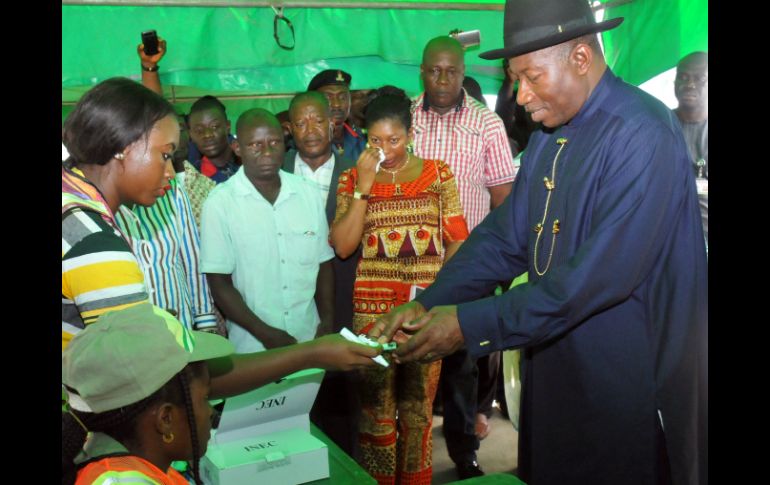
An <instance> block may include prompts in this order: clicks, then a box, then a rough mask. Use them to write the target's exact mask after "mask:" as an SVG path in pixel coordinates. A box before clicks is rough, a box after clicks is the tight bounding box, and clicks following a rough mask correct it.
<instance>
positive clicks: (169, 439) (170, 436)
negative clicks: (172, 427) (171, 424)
mask: <svg viewBox="0 0 770 485" xmlns="http://www.w3.org/2000/svg"><path fill="white" fill-rule="evenodd" d="M173 441H174V433H172V432H171V431H169V432H168V434H164V435H163V442H164V443H166V444H169V443H172V442H173Z"/></svg>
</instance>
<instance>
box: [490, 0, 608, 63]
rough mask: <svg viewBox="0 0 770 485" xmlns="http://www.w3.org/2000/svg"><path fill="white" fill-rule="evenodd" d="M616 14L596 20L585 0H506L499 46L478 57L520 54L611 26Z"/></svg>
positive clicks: (506, 56)
mask: <svg viewBox="0 0 770 485" xmlns="http://www.w3.org/2000/svg"><path fill="white" fill-rule="evenodd" d="M621 22H623V17H618V18H616V19H612V20H605V21H604V22H596V19H595V18H594V13H593V11H592V10H591V6H590V5H589V4H588V1H587V0H507V1H506V2H505V19H504V20H503V45H504V46H505V47H503V48H502V49H495V50H491V51H487V52H482V53H481V54H479V57H481V58H482V59H500V58H503V57H505V58H510V57H516V56H520V55H522V54H527V53H529V52H533V51H537V50H540V49H545V48H546V47H551V46H554V45H557V44H561V43H562V42H567V41H568V40H571V39H575V38H577V37H580V36H582V35H586V34H595V33H598V32H604V31H605V30H610V29H614V28H615V27H617V26H618V25H620V23H621Z"/></svg>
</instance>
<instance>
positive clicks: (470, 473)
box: [457, 460, 484, 480]
mask: <svg viewBox="0 0 770 485" xmlns="http://www.w3.org/2000/svg"><path fill="white" fill-rule="evenodd" d="M482 475H484V471H483V470H482V469H481V467H480V466H479V464H478V463H477V462H476V460H473V461H466V462H463V463H458V464H457V476H458V477H459V478H460V480H465V479H466V478H473V477H480V476H482Z"/></svg>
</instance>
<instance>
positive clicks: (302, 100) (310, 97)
mask: <svg viewBox="0 0 770 485" xmlns="http://www.w3.org/2000/svg"><path fill="white" fill-rule="evenodd" d="M307 104H315V105H316V106H319V107H320V108H321V109H322V110H323V111H324V113H326V115H327V116H328V115H329V100H328V99H326V96H325V95H324V94H323V93H321V92H319V91H306V92H304V93H299V94H298V95H296V96H294V98H292V100H291V103H290V104H289V119H291V117H292V116H294V115H296V113H297V110H299V108H301V107H303V106H305V105H307Z"/></svg>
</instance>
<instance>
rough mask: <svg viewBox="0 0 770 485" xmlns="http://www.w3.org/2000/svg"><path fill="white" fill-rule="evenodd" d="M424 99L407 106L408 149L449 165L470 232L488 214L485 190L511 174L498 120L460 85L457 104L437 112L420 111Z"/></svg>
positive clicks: (508, 152) (508, 151) (509, 156)
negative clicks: (409, 125) (410, 129)
mask: <svg viewBox="0 0 770 485" xmlns="http://www.w3.org/2000/svg"><path fill="white" fill-rule="evenodd" d="M424 97H425V94H424V93H423V94H421V95H420V96H418V97H417V98H415V99H414V100H413V104H412V125H413V126H414V153H415V154H416V155H417V156H418V157H420V158H424V159H431V160H443V161H445V162H446V163H447V164H448V165H449V167H450V168H451V169H452V172H453V173H454V175H455V179H456V180H457V187H458V189H459V190H460V202H461V203H462V206H463V212H464V213H465V221H466V222H467V224H468V230H472V229H473V228H474V227H476V226H477V225H478V224H479V223H480V222H481V221H482V220H483V219H484V217H486V215H487V214H489V207H490V200H491V198H490V195H489V190H488V189H487V188H488V187H494V186H495V185H502V184H506V183H509V182H513V179H514V178H516V172H517V169H516V167H514V165H513V155H512V154H511V146H510V145H509V144H508V136H507V135H506V133H505V126H504V125H503V120H501V119H500V117H499V116H497V114H495V113H494V112H493V111H490V110H489V109H488V108H487V107H486V106H484V105H483V104H481V103H480V102H478V101H477V100H475V99H474V98H473V97H471V96H469V95H468V94H467V93H466V92H465V90H464V89H463V99H462V102H461V103H459V104H458V107H457V108H453V109H452V110H450V111H449V112H448V113H446V114H443V115H440V114H438V113H436V112H435V111H432V110H430V109H429V110H427V111H426V110H424V109H423V103H424Z"/></svg>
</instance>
